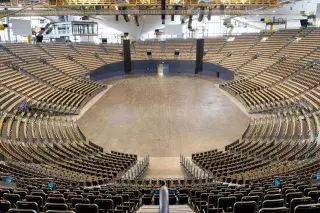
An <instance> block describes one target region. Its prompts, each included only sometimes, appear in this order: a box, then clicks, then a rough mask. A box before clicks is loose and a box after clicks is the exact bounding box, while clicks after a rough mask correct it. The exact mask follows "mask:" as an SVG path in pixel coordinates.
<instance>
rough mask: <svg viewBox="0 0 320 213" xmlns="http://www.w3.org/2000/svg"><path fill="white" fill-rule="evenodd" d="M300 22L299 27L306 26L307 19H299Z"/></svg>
mask: <svg viewBox="0 0 320 213" xmlns="http://www.w3.org/2000/svg"><path fill="white" fill-rule="evenodd" d="M300 24H301V27H307V26H308V19H301V20H300Z"/></svg>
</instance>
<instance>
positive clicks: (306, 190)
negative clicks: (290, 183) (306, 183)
mask: <svg viewBox="0 0 320 213" xmlns="http://www.w3.org/2000/svg"><path fill="white" fill-rule="evenodd" d="M317 190H318V188H317V187H310V188H305V189H304V190H303V196H304V197H306V196H308V193H309V192H311V191H317Z"/></svg>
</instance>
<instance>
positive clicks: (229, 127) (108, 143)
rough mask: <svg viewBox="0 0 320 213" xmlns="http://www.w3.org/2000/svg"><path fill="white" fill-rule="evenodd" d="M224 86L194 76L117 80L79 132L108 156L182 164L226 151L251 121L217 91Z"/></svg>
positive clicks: (83, 120)
mask: <svg viewBox="0 0 320 213" xmlns="http://www.w3.org/2000/svg"><path fill="white" fill-rule="evenodd" d="M220 82H221V80H220V79H217V78H214V77H203V76H201V77H195V76H194V75H173V76H171V75H170V76H165V77H159V76H156V75H143V76H142V75H140V76H134V77H130V78H124V79H123V78H122V77H116V78H111V79H108V80H105V83H109V84H113V86H112V87H111V88H110V89H109V90H108V91H107V92H106V93H105V94H103V95H102V97H101V98H100V99H99V100H97V102H95V103H94V104H93V105H92V107H90V108H89V109H88V110H87V111H86V112H85V113H84V114H83V116H82V117H81V118H80V119H79V126H80V128H81V130H82V131H83V132H84V134H85V135H86V136H87V138H88V139H89V140H91V141H93V142H95V143H97V144H98V145H100V146H102V147H103V148H104V149H105V150H106V151H108V150H118V151H122V152H128V153H136V154H138V156H140V157H142V156H145V155H146V154H150V157H157V159H158V158H159V157H170V158H171V159H177V160H176V161H179V158H177V157H179V156H180V153H182V154H184V155H186V156H188V155H190V154H191V153H196V152H201V151H206V150H210V149H215V148H218V149H223V148H224V146H225V145H227V144H229V143H231V142H233V141H235V140H236V139H238V138H239V137H241V135H242V133H243V132H244V131H245V129H246V127H247V126H248V124H249V118H248V117H247V116H246V115H245V114H244V113H243V112H242V111H241V110H240V109H239V108H238V107H237V106H236V105H235V104H234V103H233V102H232V101H230V100H229V98H228V97H227V96H226V95H225V94H223V93H222V92H221V91H220V90H219V89H218V88H217V87H216V86H215V84H217V83H220ZM157 161H158V160H157ZM166 164H167V163H166ZM168 164H169V165H168V166H170V162H168Z"/></svg>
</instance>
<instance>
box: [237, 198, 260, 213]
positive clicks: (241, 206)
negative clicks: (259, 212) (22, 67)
mask: <svg viewBox="0 0 320 213" xmlns="http://www.w3.org/2000/svg"><path fill="white" fill-rule="evenodd" d="M256 209H257V204H256V202H255V201H241V202H236V203H235V204H234V206H233V213H255V212H256Z"/></svg>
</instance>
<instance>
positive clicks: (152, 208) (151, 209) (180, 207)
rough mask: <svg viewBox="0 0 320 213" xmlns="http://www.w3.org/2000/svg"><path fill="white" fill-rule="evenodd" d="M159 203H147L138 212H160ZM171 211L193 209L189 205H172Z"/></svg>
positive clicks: (182, 212) (189, 210)
mask: <svg viewBox="0 0 320 213" xmlns="http://www.w3.org/2000/svg"><path fill="white" fill-rule="evenodd" d="M158 212H159V205H145V206H142V207H141V208H140V209H139V210H138V211H137V213H158ZM169 212H170V213H193V211H192V210H191V209H190V208H189V206H187V205H170V206H169Z"/></svg>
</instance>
